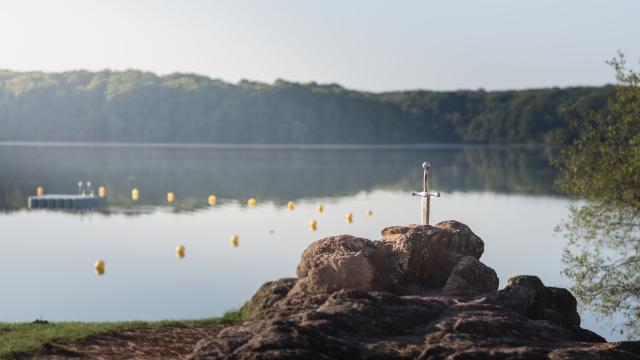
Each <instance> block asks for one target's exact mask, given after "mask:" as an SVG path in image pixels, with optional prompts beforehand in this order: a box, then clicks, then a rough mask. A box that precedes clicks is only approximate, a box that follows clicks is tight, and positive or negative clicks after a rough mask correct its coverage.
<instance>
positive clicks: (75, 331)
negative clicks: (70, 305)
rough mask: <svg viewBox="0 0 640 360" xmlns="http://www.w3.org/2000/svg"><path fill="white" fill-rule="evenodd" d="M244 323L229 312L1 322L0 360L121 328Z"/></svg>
mask: <svg viewBox="0 0 640 360" xmlns="http://www.w3.org/2000/svg"><path fill="white" fill-rule="evenodd" d="M242 320H244V315H243V314H241V313H240V312H239V311H229V312H227V313H225V314H224V315H223V316H222V317H219V318H212V319H204V320H182V321H178V320H175V321H174V320H171V321H158V322H143V321H127V322H103V323H94V322H60V323H52V322H33V323H0V358H5V357H12V356H18V355H21V354H25V353H27V352H29V351H31V350H34V349H36V348H38V347H40V346H42V345H43V344H45V343H51V342H57V343H61V342H69V341H76V340H80V339H84V338H87V337H90V336H96V335H101V334H107V333H111V332H114V331H118V330H122V329H132V328H147V327H158V326H175V325H228V324H234V323H237V322H240V321H242Z"/></svg>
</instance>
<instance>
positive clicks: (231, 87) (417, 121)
mask: <svg viewBox="0 0 640 360" xmlns="http://www.w3.org/2000/svg"><path fill="white" fill-rule="evenodd" d="M613 91H614V89H613V87H611V86H605V87H575V88H566V89H559V88H552V89H537V90H522V91H483V90H478V91H449V92H433V91H403V92H385V93H370V92H359V91H353V90H348V89H345V88H343V87H341V86H339V85H336V84H329V85H320V84H316V83H307V84H300V83H293V82H287V81H282V80H278V81H276V82H275V83H274V84H272V85H271V84H264V83H257V82H250V81H242V82H240V83H238V84H230V83H225V82H223V81H221V80H216V79H211V78H208V77H204V76H198V75H193V74H172V75H166V76H157V75H155V74H152V73H148V72H141V71H134V70H131V71H123V72H114V71H102V72H87V71H72V72H64V73H42V72H11V71H0V141H92V142H186V143H307V144H309V143H310V144H345V143H353V144H398V143H426V142H456V143H458V142H465V143H469V142H474V143H551V142H554V141H561V142H566V141H568V140H570V139H571V138H572V137H573V136H575V134H573V133H572V132H571V131H570V129H569V123H570V115H568V113H567V112H565V110H567V109H570V110H571V111H572V112H577V113H578V114H580V113H585V112H586V111H588V110H589V109H603V108H604V107H605V106H606V98H607V97H608V96H609V95H611V94H613Z"/></svg>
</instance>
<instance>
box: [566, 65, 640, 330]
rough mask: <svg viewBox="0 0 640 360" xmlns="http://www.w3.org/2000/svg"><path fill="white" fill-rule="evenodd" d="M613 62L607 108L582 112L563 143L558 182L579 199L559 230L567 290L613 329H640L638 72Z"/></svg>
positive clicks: (639, 88) (639, 85)
mask: <svg viewBox="0 0 640 360" xmlns="http://www.w3.org/2000/svg"><path fill="white" fill-rule="evenodd" d="M611 64H612V65H613V66H614V68H615V69H616V72H617V78H618V81H619V83H620V85H619V86H617V87H616V95H615V97H613V98H611V99H610V101H609V104H608V112H606V113H604V112H596V113H592V114H591V115H590V116H589V117H587V118H585V119H580V120H581V121H580V123H579V125H580V127H581V129H582V130H583V133H582V135H581V136H580V138H579V139H577V140H576V142H575V143H574V144H573V145H572V146H570V147H568V148H566V149H565V150H563V152H562V155H563V156H562V162H561V164H560V165H561V170H562V171H561V173H560V175H561V176H560V178H559V181H558V185H559V187H560V188H561V189H562V191H564V192H566V193H567V194H569V195H571V196H574V197H578V198H582V199H585V200H586V201H585V203H584V204H582V205H580V206H578V207H575V208H573V209H572V214H571V217H570V218H569V219H568V221H567V222H566V223H565V224H564V225H563V227H562V228H561V230H564V233H565V235H566V237H567V239H568V240H569V243H568V247H567V248H566V250H565V253H564V257H563V260H564V262H565V271H564V273H565V274H566V275H568V276H569V277H570V278H571V279H573V280H574V281H575V284H574V286H573V287H572V290H573V291H574V292H575V294H576V296H577V297H578V299H579V300H581V301H582V302H583V303H585V304H587V305H590V306H591V307H592V308H593V309H594V310H596V311H597V312H598V313H600V314H601V315H602V316H604V317H611V316H612V315H613V314H614V313H616V312H618V313H620V314H622V315H623V316H625V317H626V319H627V321H626V323H625V324H624V325H623V326H622V327H621V328H619V329H618V330H620V331H621V333H622V332H624V331H626V332H627V334H628V335H629V336H630V337H633V336H640V113H639V112H638V109H640V73H636V72H633V71H630V70H628V69H626V68H625V64H624V58H622V57H619V58H617V59H614V60H613V61H612V62H611Z"/></svg>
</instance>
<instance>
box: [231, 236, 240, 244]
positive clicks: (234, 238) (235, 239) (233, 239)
mask: <svg viewBox="0 0 640 360" xmlns="http://www.w3.org/2000/svg"><path fill="white" fill-rule="evenodd" d="M238 245H240V237H239V236H238V235H236V234H233V235H231V246H233V247H238Z"/></svg>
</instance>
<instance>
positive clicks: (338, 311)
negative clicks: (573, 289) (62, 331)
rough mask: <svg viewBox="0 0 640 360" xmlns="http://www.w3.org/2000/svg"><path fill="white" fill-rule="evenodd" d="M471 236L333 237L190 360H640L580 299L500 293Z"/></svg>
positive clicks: (452, 229) (420, 229) (524, 286)
mask: <svg viewBox="0 0 640 360" xmlns="http://www.w3.org/2000/svg"><path fill="white" fill-rule="evenodd" d="M483 251H484V243H483V242H482V240H481V239H480V238H479V237H478V236H477V235H475V234H474V233H473V232H472V231H471V230H470V229H469V228H468V227H467V226H465V225H464V224H461V223H459V222H455V221H447V222H443V223H440V224H437V225H435V226H415V225H413V226H407V227H391V228H386V229H384V230H383V231H382V239H381V240H378V241H371V240H367V239H361V238H356V237H352V236H346V235H343V236H335V237H329V238H326V239H322V240H319V241H316V242H314V243H313V244H311V245H310V246H309V247H308V248H307V250H306V251H305V252H304V253H303V255H302V258H301V261H300V264H299V266H298V269H297V275H298V278H297V280H296V279H281V280H278V281H275V282H269V283H267V284H265V285H263V286H262V287H261V288H260V289H259V290H258V292H257V293H256V295H254V297H253V298H252V299H251V300H250V301H249V302H247V304H245V306H244V307H243V310H244V311H246V312H247V313H249V314H250V316H251V317H250V319H249V320H247V321H245V322H244V323H243V324H241V325H237V326H232V327H229V328H226V329H224V330H222V331H221V332H220V333H219V334H217V335H216V336H212V337H211V338H209V339H205V340H203V341H201V342H200V343H198V345H197V347H196V349H195V350H194V352H193V354H191V356H190V358H191V359H225V358H232V359H254V358H260V359H389V358H391V359H445V358H446V359H489V358H497V359H583V358H589V359H614V358H615V359H617V358H621V359H640V342H620V343H606V341H605V339H603V338H602V337H600V336H598V335H597V334H595V333H593V332H591V331H589V330H585V329H582V328H580V316H579V315H578V313H577V310H576V299H575V298H574V297H573V295H572V294H571V293H570V292H569V291H567V290H565V289H560V288H553V287H546V286H545V285H544V284H543V282H542V281H541V280H540V279H539V278H537V277H535V276H516V277H513V278H511V279H509V280H508V281H507V286H506V287H505V288H504V289H502V290H499V291H498V290H497V288H498V277H497V276H496V273H495V271H494V270H493V269H491V268H490V267H488V266H486V265H485V264H483V263H482V262H480V260H479V259H480V257H481V255H482V253H483Z"/></svg>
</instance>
